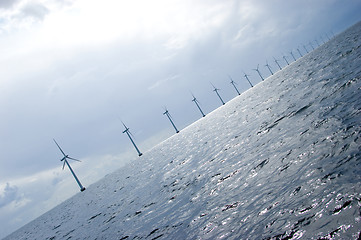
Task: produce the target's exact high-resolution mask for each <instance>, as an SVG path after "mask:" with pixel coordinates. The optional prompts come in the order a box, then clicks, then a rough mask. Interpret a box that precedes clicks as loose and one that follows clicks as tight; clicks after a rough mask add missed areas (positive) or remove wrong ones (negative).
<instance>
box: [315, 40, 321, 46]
mask: <svg viewBox="0 0 361 240" xmlns="http://www.w3.org/2000/svg"><path fill="white" fill-rule="evenodd" d="M315 42H316V44H317V46H318V47H319V46H320V43H319V42H318V41H317V39H315Z"/></svg>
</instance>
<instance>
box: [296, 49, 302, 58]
mask: <svg viewBox="0 0 361 240" xmlns="http://www.w3.org/2000/svg"><path fill="white" fill-rule="evenodd" d="M297 51H298V53H299V54H300V56H301V57H303V55H302V53H301V51H300V49H299V48H297Z"/></svg>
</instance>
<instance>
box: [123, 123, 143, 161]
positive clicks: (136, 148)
mask: <svg viewBox="0 0 361 240" xmlns="http://www.w3.org/2000/svg"><path fill="white" fill-rule="evenodd" d="M122 123H123V122H122ZM123 126H124V128H125V130H124V131H123V133H126V134H127V135H128V137H129V139H130V141H131V142H132V144H133V146H134V148H135V150H137V152H138V156H139V157H140V156H142V155H143V153H141V152H140V151H139V149H138V147H137V145H135V142H134V140H133V138H132V136H133V134H132V133H131V132H130V130H129V128H128V127H127V126H125V124H124V123H123Z"/></svg>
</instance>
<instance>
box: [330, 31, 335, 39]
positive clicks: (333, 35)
mask: <svg viewBox="0 0 361 240" xmlns="http://www.w3.org/2000/svg"><path fill="white" fill-rule="evenodd" d="M331 34H332V37H333V38H334V37H335V34H334V33H333V31H332V30H331Z"/></svg>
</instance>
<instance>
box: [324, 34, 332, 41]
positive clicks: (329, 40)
mask: <svg viewBox="0 0 361 240" xmlns="http://www.w3.org/2000/svg"><path fill="white" fill-rule="evenodd" d="M325 35H326V37H327V39H328V41H330V40H331V39H330V37H329V36H328V34H327V33H325Z"/></svg>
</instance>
